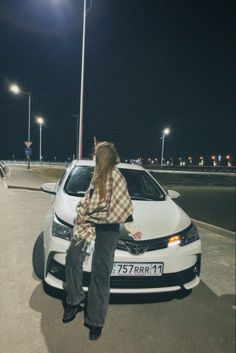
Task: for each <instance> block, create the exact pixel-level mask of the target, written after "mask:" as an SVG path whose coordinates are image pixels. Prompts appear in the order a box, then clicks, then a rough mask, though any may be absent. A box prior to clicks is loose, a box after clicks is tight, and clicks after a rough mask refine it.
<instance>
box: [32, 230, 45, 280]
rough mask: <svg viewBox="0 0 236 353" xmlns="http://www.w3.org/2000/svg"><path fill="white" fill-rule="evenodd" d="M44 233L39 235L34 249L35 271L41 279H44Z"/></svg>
mask: <svg viewBox="0 0 236 353" xmlns="http://www.w3.org/2000/svg"><path fill="white" fill-rule="evenodd" d="M43 237H44V236H43V232H42V233H40V234H39V236H38V238H37V239H36V242H35V244H34V249H33V257H32V262H33V269H34V273H35V274H36V276H37V277H38V278H39V279H43V278H44V250H43Z"/></svg>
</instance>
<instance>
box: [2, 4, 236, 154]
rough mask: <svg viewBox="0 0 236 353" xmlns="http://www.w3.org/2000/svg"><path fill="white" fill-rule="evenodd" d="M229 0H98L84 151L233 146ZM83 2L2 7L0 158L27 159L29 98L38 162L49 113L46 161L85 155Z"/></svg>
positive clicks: (90, 17) (229, 149) (92, 18)
mask: <svg viewBox="0 0 236 353" xmlns="http://www.w3.org/2000/svg"><path fill="white" fill-rule="evenodd" d="M233 3H234V2H233V1H227V0H224V1H222V0H220V1H219V0H215V1H213V0H204V1H202V0H199V1H191V0H185V1H184V0H178V1H174V0H172V1H168V0H165V1H164V0H93V6H92V9H91V11H90V12H89V13H88V14H87V27H86V53H85V87H84V140H83V144H84V148H83V157H88V156H89V155H90V153H91V150H92V147H93V136H96V137H97V140H100V141H101V140H110V141H113V142H114V143H115V144H116V145H117V148H118V151H119V152H120V155H121V157H122V159H125V158H131V157H139V156H142V157H143V158H147V157H157V158H160V154H161V138H160V137H161V134H162V131H163V129H164V128H165V127H169V128H170V129H171V133H170V135H169V136H168V137H166V140H165V155H166V157H167V158H169V157H173V158H176V159H177V158H178V157H187V156H193V158H197V157H198V156H200V155H203V156H209V155H211V154H216V155H218V154H219V153H221V154H222V156H225V155H226V154H228V153H230V154H233V155H234V160H235V159H236V148H235V82H236V72H235V59H236V55H235V30H234V28H235V6H234V5H233ZM82 5H83V3H82V0H20V1H19V0H0V45H1V52H0V79H1V87H0V159H10V158H12V155H13V154H14V156H15V158H17V159H24V147H25V146H24V141H26V140H27V122H28V120H27V119H28V100H27V97H26V96H19V95H18V96H16V95H13V94H12V93H10V92H9V90H8V86H9V84H10V83H13V82H16V83H18V85H19V86H20V87H21V88H22V89H23V90H25V91H30V92H31V93H32V116H31V139H32V141H33V145H32V149H33V156H32V159H38V154H39V152H38V151H39V126H38V124H36V122H35V116H37V115H42V116H43V117H44V118H45V120H46V123H45V126H44V127H43V151H42V155H43V156H44V160H48V159H49V160H53V159H54V157H55V156H56V157H57V159H58V160H65V159H66V158H67V157H72V155H73V154H75V153H76V117H75V114H77V113H78V112H79V103H80V102H79V101H80V71H81V42H82Z"/></svg>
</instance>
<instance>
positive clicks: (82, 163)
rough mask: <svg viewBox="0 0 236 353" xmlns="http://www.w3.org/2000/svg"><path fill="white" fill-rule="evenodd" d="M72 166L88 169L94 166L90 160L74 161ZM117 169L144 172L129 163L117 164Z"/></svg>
mask: <svg viewBox="0 0 236 353" xmlns="http://www.w3.org/2000/svg"><path fill="white" fill-rule="evenodd" d="M73 164H74V166H89V167H94V166H95V161H93V160H91V159H80V160H75V161H73ZM117 167H118V168H121V169H133V170H144V168H143V167H141V166H140V165H137V164H129V163H119V164H117Z"/></svg>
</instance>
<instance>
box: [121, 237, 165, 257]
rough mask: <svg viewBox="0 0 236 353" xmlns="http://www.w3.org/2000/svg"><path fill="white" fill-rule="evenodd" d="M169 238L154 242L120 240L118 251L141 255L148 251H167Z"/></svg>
mask: <svg viewBox="0 0 236 353" xmlns="http://www.w3.org/2000/svg"><path fill="white" fill-rule="evenodd" d="M169 238H170V237H169V236H168V237H163V238H160V239H154V240H143V241H139V242H137V241H132V240H123V239H119V241H118V244H117V247H116V248H117V249H119V250H125V251H128V252H129V253H131V254H134V255H139V254H143V253H144V252H146V251H153V250H160V249H165V248H167V246H168V240H169Z"/></svg>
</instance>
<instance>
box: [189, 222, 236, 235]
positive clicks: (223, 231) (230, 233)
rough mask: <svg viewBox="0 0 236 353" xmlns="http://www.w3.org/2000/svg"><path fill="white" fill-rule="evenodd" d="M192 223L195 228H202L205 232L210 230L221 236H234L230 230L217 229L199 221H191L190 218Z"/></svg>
mask: <svg viewBox="0 0 236 353" xmlns="http://www.w3.org/2000/svg"><path fill="white" fill-rule="evenodd" d="M192 221H193V222H194V223H196V225H197V226H199V227H202V228H205V229H207V230H211V231H214V232H216V233H218V234H221V235H228V236H233V237H234V236H235V234H236V233H235V232H232V231H231V230H228V229H224V228H221V227H218V226H215V225H213V224H210V223H206V222H202V221H199V220H197V219H193V218H192Z"/></svg>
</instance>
